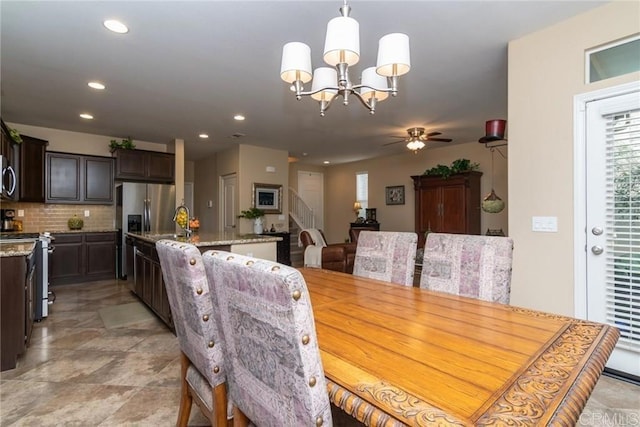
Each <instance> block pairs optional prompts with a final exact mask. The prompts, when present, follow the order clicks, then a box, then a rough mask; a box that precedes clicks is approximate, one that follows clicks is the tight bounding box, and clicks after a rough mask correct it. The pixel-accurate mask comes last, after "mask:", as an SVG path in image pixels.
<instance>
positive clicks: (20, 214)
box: [18, 209, 24, 218]
mask: <svg viewBox="0 0 640 427" xmlns="http://www.w3.org/2000/svg"><path fill="white" fill-rule="evenodd" d="M23 216H24V209H18V218H22V217H23Z"/></svg>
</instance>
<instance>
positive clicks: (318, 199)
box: [298, 171, 324, 230]
mask: <svg viewBox="0 0 640 427" xmlns="http://www.w3.org/2000/svg"><path fill="white" fill-rule="evenodd" d="M298 195H299V196H300V198H301V199H302V200H303V201H304V202H305V203H306V204H307V206H309V207H310V208H311V209H313V213H314V215H315V224H316V228H317V229H319V230H322V229H323V228H324V174H323V173H321V172H309V171H298Z"/></svg>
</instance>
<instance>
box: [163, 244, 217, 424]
mask: <svg viewBox="0 0 640 427" xmlns="http://www.w3.org/2000/svg"><path fill="white" fill-rule="evenodd" d="M156 249H157V251H158V257H159V258H160V266H161V268H162V276H163V278H164V282H165V286H166V289H167V296H168V299H169V305H170V306H171V314H172V315H173V321H174V325H175V328H176V335H177V336H178V342H179V343H180V351H181V356H180V359H181V360H180V361H181V373H180V379H181V396H180V409H179V411H178V422H177V425H179V426H186V425H187V422H188V421H189V415H190V413H191V405H192V402H193V401H195V402H196V404H197V405H198V407H199V408H200V410H201V411H202V413H203V414H205V415H206V417H207V418H209V420H210V422H211V425H212V426H217V427H222V426H225V425H227V389H226V382H225V381H226V375H225V369H224V363H223V361H224V353H223V352H222V346H221V345H220V344H221V342H222V340H221V332H220V330H219V327H218V325H217V323H216V320H215V317H214V315H213V307H212V305H211V298H210V296H209V294H210V292H211V289H210V287H209V284H208V281H207V277H206V274H205V271H204V264H203V263H202V255H201V254H200V251H199V250H198V248H196V247H195V246H193V245H191V244H189V243H180V242H176V241H172V240H160V241H158V242H157V243H156Z"/></svg>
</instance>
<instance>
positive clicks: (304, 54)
mask: <svg viewBox="0 0 640 427" xmlns="http://www.w3.org/2000/svg"><path fill="white" fill-rule="evenodd" d="M280 77H281V78H282V80H284V81H285V82H287V83H293V82H295V81H296V80H300V81H302V83H307V82H309V81H311V48H310V47H309V46H307V45H306V44H304V43H300V42H291V43H287V44H285V45H284V47H283V48H282V63H281V65H280Z"/></svg>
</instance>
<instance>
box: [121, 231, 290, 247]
mask: <svg viewBox="0 0 640 427" xmlns="http://www.w3.org/2000/svg"><path fill="white" fill-rule="evenodd" d="M126 234H127V235H130V236H132V237H136V238H139V239H141V240H146V241H147V242H151V243H155V242H157V241H158V240H162V239H168V240H175V241H177V242H187V243H191V244H193V245H195V246H226V245H243V244H247V243H269V242H279V241H281V240H282V237H280V236H267V235H262V234H239V233H236V232H228V231H227V232H225V231H221V232H208V233H207V232H198V233H193V234H192V235H191V237H190V238H189V239H187V238H186V237H184V236H182V235H177V234H175V233H170V232H166V233H162V232H160V233H126Z"/></svg>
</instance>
